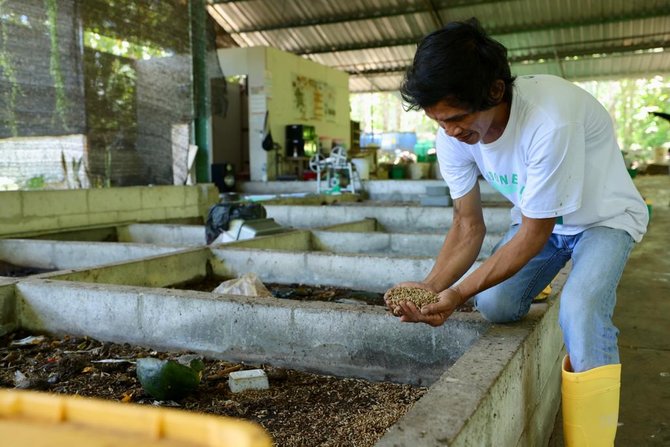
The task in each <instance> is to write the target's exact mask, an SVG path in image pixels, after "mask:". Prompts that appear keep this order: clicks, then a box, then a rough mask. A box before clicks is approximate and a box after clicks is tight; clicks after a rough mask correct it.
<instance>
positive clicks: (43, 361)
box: [0, 332, 426, 447]
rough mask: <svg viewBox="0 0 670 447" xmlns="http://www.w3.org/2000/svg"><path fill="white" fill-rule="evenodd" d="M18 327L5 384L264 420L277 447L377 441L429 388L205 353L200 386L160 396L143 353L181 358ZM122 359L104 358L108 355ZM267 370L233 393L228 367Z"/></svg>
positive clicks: (2, 343)
mask: <svg viewBox="0 0 670 447" xmlns="http://www.w3.org/2000/svg"><path fill="white" fill-rule="evenodd" d="M29 335H30V334H27V333H22V332H17V333H14V334H9V335H6V336H4V337H2V338H0V387H5V388H14V387H20V388H28V389H35V390H43V391H50V392H54V393H64V394H78V395H81V396H90V397H98V398H103V399H109V400H116V401H122V402H134V403H139V404H153V405H160V406H174V407H179V408H182V409H186V410H190V411H196V412H203V413H210V414H216V415H225V416H231V417H236V418H243V419H247V420H251V421H254V422H257V423H259V424H261V425H262V426H263V427H265V428H266V430H267V431H268V432H269V433H270V435H271V436H272V437H273V439H274V440H275V442H276V445H277V446H282V447H283V446H332V447H336V446H337V447H341V446H371V445H373V444H374V443H375V442H376V441H377V440H379V438H380V437H381V436H382V435H383V434H384V432H385V431H386V430H387V429H388V428H389V427H390V426H391V425H393V424H394V423H395V422H396V421H397V420H398V419H399V418H400V417H401V416H402V415H403V414H405V413H406V412H407V410H408V409H409V408H410V407H411V406H412V405H413V404H414V402H416V401H417V400H418V399H419V398H420V397H421V396H422V395H423V394H424V393H425V392H426V388H421V387H413V386H410V385H402V384H394V383H373V382H369V381H366V380H359V379H349V378H337V377H331V376H324V375H317V374H309V373H305V372H301V371H295V370H290V369H282V368H274V367H272V366H270V365H247V364H241V363H234V362H226V361H221V360H211V359H205V360H204V363H205V369H204V373H203V379H202V382H201V383H200V385H199V387H198V390H197V391H196V392H194V393H193V394H191V395H189V396H187V397H185V398H184V399H182V400H181V401H179V402H173V401H160V402H158V401H156V400H155V399H153V398H152V397H151V396H149V395H148V394H146V393H145V392H144V391H143V389H142V387H141V385H140V383H139V381H138V380H137V378H136V375H135V364H134V361H135V360H136V359H137V358H141V357H150V356H151V357H157V358H175V357H177V356H178V355H181V354H183V353H179V354H174V353H173V354H167V353H159V352H156V351H152V350H150V349H145V348H140V347H134V346H130V345H128V344H123V345H120V344H113V343H106V342H99V341H96V340H93V339H90V338H77V337H69V336H64V337H61V338H57V337H53V336H38V337H36V338H35V339H34V340H33V341H32V342H31V343H27V344H26V342H23V345H20V343H17V342H19V341H20V340H24V337H27V336H29ZM106 359H107V360H108V359H115V360H117V361H118V360H121V361H120V362H117V363H101V362H99V361H101V360H106ZM254 368H262V369H264V370H265V371H266V373H267V375H268V378H269V382H270V389H269V390H264V391H245V392H242V393H237V394H233V393H232V392H231V391H230V389H229V388H228V372H230V371H231V370H236V369H254Z"/></svg>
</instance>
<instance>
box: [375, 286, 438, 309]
mask: <svg viewBox="0 0 670 447" xmlns="http://www.w3.org/2000/svg"><path fill="white" fill-rule="evenodd" d="M386 299H387V300H388V302H389V303H391V304H395V305H396V306H397V305H398V304H400V303H401V302H403V301H411V302H412V303H414V305H415V306H416V307H417V309H421V308H422V307H423V306H425V305H426V304H432V303H437V302H438V301H439V298H438V297H437V293H433V292H431V291H430V290H426V289H421V288H419V287H396V288H395V289H391V290H389V291H388V293H387V295H386Z"/></svg>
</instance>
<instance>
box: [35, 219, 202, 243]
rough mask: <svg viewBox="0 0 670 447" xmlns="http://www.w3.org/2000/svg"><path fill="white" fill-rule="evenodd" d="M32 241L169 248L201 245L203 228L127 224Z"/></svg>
mask: <svg viewBox="0 0 670 447" xmlns="http://www.w3.org/2000/svg"><path fill="white" fill-rule="evenodd" d="M31 239H36V240H58V241H79V242H84V241H90V242H124V243H130V244H152V245H170V246H177V245H178V246H198V245H205V226H204V225H189V224H166V223H156V224H144V223H138V224H128V225H117V226H112V227H100V228H83V229H79V230H72V231H66V232H54V233H47V234H41V235H38V236H35V237H33V238H31Z"/></svg>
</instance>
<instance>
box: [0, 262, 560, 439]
mask: <svg viewBox="0 0 670 447" xmlns="http://www.w3.org/2000/svg"><path fill="white" fill-rule="evenodd" d="M206 251H207V250H206V249H198V250H190V251H188V252H187V253H189V254H190V255H191V256H195V255H202V254H203V252H206ZM163 257H171V258H174V257H175V256H174V255H164V256H163ZM157 258H158V257H156V258H154V259H153V260H152V261H153V262H157ZM193 260H194V259H190V261H193ZM563 281H564V277H561V278H559V279H558V281H557V282H555V283H554V289H555V291H556V292H558V291H560V288H561V284H562V282H563ZM0 309H3V322H4V323H5V327H6V328H13V329H17V328H23V329H26V330H30V331H37V332H40V331H44V332H50V333H56V334H63V333H67V334H73V335H80V336H82V335H86V336H90V337H94V338H96V339H100V340H105V341H111V342H127V343H132V344H136V345H142V346H149V347H154V348H156V349H166V350H190V351H195V352H198V353H201V354H203V355H207V356H211V357H214V358H226V359H230V360H231V361H245V362H248V363H271V364H275V365H277V366H283V367H290V368H297V369H303V370H307V371H313V372H320V373H326V374H334V375H337V376H349V377H361V378H366V379H369V380H390V381H398V382H403V383H413V384H424V385H429V386H430V389H429V391H428V392H427V393H426V395H424V396H423V397H422V398H421V399H420V400H419V401H418V402H417V403H416V404H415V405H414V406H413V407H412V409H410V411H409V412H408V413H407V414H406V415H405V416H404V417H403V418H401V419H400V420H399V421H398V422H397V423H396V424H395V425H394V426H393V427H392V428H391V429H390V430H389V431H388V432H387V433H386V434H385V435H384V437H383V438H382V439H381V440H380V441H379V442H378V443H377V446H383V447H388V446H425V447H428V446H436V445H448V446H474V445H501V446H539V445H546V444H547V441H548V437H549V435H550V433H551V429H552V427H553V422H554V419H555V416H556V412H557V409H558V404H559V399H560V393H559V383H560V380H559V379H560V367H559V360H560V358H561V356H562V343H561V335H560V330H559V328H558V325H557V324H556V320H557V313H558V306H557V301H556V300H555V297H553V296H552V297H550V298H549V300H548V301H547V302H545V303H543V304H534V305H533V306H532V309H531V312H530V314H529V316H528V317H527V318H525V319H524V320H523V321H522V322H520V323H517V324H513V325H491V324H489V323H487V322H485V321H484V320H483V319H482V318H481V317H480V316H479V315H478V314H477V313H457V314H454V315H453V316H452V317H451V318H450V319H449V320H448V322H447V323H446V324H445V325H444V326H442V327H440V328H430V327H428V326H426V325H410V324H401V323H399V322H398V321H397V320H396V319H395V318H393V317H391V316H390V315H389V314H388V312H386V311H385V310H384V309H383V308H381V307H376V306H369V307H365V306H354V305H346V304H333V303H316V302H311V303H310V302H295V301H290V300H277V299H268V298H258V297H241V296H234V295H216V294H210V293H203V292H193V291H184V290H165V289H156V288H147V287H136V286H106V287H100V285H99V284H93V283H89V284H86V283H78V282H72V281H58V280H53V279H50V280H45V279H37V278H28V279H24V280H19V281H16V282H15V283H12V284H9V283H6V284H4V285H3V284H0ZM10 317H13V318H10ZM8 319H9V320H13V321H10V322H8V321H7V320H8Z"/></svg>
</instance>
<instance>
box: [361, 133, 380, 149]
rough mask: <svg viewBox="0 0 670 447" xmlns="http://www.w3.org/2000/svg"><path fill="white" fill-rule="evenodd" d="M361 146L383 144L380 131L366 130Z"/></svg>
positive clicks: (362, 135) (362, 136)
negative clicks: (371, 131)
mask: <svg viewBox="0 0 670 447" xmlns="http://www.w3.org/2000/svg"><path fill="white" fill-rule="evenodd" d="M360 144H361V147H367V146H378V147H381V145H382V134H380V133H370V132H364V133H362V134H361V143H360Z"/></svg>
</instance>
